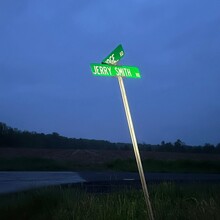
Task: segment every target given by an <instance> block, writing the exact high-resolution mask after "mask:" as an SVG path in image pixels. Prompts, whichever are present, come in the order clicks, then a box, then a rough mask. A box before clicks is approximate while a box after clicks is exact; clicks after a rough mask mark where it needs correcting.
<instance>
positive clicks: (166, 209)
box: [0, 183, 220, 220]
mask: <svg viewBox="0 0 220 220" xmlns="http://www.w3.org/2000/svg"><path fill="white" fill-rule="evenodd" d="M149 192H150V198H151V202H152V207H153V211H154V215H155V220H160V219H161V220H166V219H167V220H172V219H178V220H181V219H182V220H184V219H187V220H188V219H193V220H195V219H199V220H203V219H204V220H207V219H210V220H211V219H212V220H215V219H216V220H217V219H219V217H220V185H219V184H218V185H181V186H180V185H179V186H178V185H174V184H170V183H164V184H160V185H150V187H149ZM0 217H1V218H0V219H1V220H9V219H10V220H11V219H16V220H27V219H31V220H35V219H41V220H44V219H45V220H48V219H55V220H56V219H62V220H65V219H74V220H81V219H82V220H83V219H86V220H88V219H89V220H93V219H94V220H104V219H105V220H117V219H118V220H123V219H124V220H138V219H140V220H142V219H147V210H146V206H145V202H144V198H143V194H142V192H141V191H137V190H130V191H120V192H114V193H109V194H89V193H85V192H84V191H81V190H80V189H71V188H60V187H49V188H42V189H38V190H32V191H27V192H20V193H16V194H9V195H1V196H0Z"/></svg>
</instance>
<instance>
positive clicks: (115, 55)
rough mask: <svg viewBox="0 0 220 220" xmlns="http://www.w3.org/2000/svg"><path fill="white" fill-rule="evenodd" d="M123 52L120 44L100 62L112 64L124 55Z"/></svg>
mask: <svg viewBox="0 0 220 220" xmlns="http://www.w3.org/2000/svg"><path fill="white" fill-rule="evenodd" d="M124 53H125V52H124V50H123V48H122V45H121V44H120V45H119V46H117V47H116V48H115V49H114V50H113V51H112V52H111V53H110V54H109V55H108V56H107V57H106V58H105V59H104V60H103V61H102V63H106V64H111V65H114V64H116V63H117V62H118V61H119V60H120V59H121V58H122V57H123V56H124Z"/></svg>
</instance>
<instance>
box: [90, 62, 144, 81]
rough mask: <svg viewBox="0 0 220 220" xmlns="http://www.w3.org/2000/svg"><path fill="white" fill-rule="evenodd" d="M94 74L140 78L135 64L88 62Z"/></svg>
mask: <svg viewBox="0 0 220 220" xmlns="http://www.w3.org/2000/svg"><path fill="white" fill-rule="evenodd" d="M90 67H91V70H92V73H93V75H95V76H121V77H126V78H141V74H140V70H139V69H138V68H137V67H135V66H111V65H107V64H98V63H92V64H90Z"/></svg>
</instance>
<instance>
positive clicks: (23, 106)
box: [0, 0, 220, 145]
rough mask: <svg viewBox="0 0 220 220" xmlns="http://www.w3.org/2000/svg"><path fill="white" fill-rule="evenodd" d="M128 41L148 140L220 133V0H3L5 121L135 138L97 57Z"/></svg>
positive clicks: (71, 133)
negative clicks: (97, 69)
mask: <svg viewBox="0 0 220 220" xmlns="http://www.w3.org/2000/svg"><path fill="white" fill-rule="evenodd" d="M119 44H122V46H123V48H124V51H125V56H124V57H123V58H122V60H121V61H120V65H129V66H137V67H139V69H140V72H141V76H142V78H141V79H129V78H127V79H124V84H125V88H126V91H127V96H128V101H129V104H130V109H131V113H132V118H133V123H134V127H135V130H136V136H137V140H138V142H140V143H143V142H145V143H149V144H160V143H161V141H165V142H175V141H176V140H177V139H181V140H182V141H184V142H185V143H186V144H189V145H199V144H201V145H203V144H205V143H210V144H217V143H220V98H219V96H220V1H219V0H211V1H210V0H179V1H177V0H166V1H164V0H154V1H153V0H152V1H149V0H127V1H125V0H122V1H120V0H119V1H116V0H112V1H101V0H94V1H86V0H81V1H73V0H63V1H61V0H38V1H28V0H1V1H0V122H4V123H6V124H7V125H9V126H11V127H14V128H18V129H20V130H28V131H36V132H40V133H41V132H43V133H52V132H57V133H59V134H60V135H63V136H67V137H74V138H88V139H99V140H108V141H111V142H131V141H130V135H129V131H128V126H127V121H126V117H125V113H124V108H123V103H122V100H121V94H120V89H119V85H118V81H117V78H113V77H95V76H93V75H92V73H91V70H90V64H91V63H101V61H102V60H103V59H104V58H105V57H106V56H107V55H108V54H109V53H110V52H111V51H112V50H114V49H115V48H116V47H117V46H118V45H119Z"/></svg>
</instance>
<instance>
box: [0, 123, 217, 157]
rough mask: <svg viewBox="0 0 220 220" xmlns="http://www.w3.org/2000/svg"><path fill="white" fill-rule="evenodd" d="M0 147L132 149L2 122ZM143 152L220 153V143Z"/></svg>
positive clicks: (141, 145)
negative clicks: (12, 126) (20, 128)
mask: <svg viewBox="0 0 220 220" xmlns="http://www.w3.org/2000/svg"><path fill="white" fill-rule="evenodd" d="M0 147H16V148H63V149H64V148H72V149H130V148H132V145H131V144H129V143H112V142H109V141H105V140H89V139H82V138H79V139H77V138H68V137H64V136H61V135H59V134H58V133H56V132H53V133H52V134H44V133H37V132H29V131H20V130H18V129H17V128H11V127H9V126H8V125H6V124H5V123H2V122H0ZM139 148H140V149H141V150H147V151H159V152H187V153H189V152H190V153H220V143H219V144H217V145H216V146H214V145H212V144H209V143H206V144H204V145H203V146H189V145H186V144H185V143H184V142H183V141H181V140H180V139H178V140H176V142H174V143H171V142H167V143H166V142H165V141H162V142H161V144H158V145H152V144H145V143H139Z"/></svg>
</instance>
